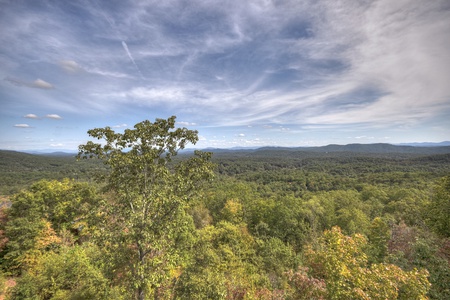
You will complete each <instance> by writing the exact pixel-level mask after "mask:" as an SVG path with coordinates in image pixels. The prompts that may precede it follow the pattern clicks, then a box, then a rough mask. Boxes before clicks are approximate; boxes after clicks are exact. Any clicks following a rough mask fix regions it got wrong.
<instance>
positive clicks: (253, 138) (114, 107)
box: [0, 0, 450, 151]
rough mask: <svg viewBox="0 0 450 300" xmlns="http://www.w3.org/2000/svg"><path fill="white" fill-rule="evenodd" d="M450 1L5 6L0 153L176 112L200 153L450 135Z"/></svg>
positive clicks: (4, 2)
mask: <svg viewBox="0 0 450 300" xmlns="http://www.w3.org/2000/svg"><path fill="white" fill-rule="evenodd" d="M449 33H450V1H448V0H433V1H423V0H395V1H392V0H311V1H308V0H304V1H303V0H292V1H291V0H279V1H276V0H273V1H271V0H254V1H253V0H248V1H242V0H228V1H227V0H223V1H212V0H208V1H206V0H189V1H188V0H184V1H182V0H180V1H177V0H164V1H162V0H157V1H137V0H136V1H125V0H120V1H119V0H109V1H100V0H90V1H82V0H72V1H57V0H54V1H45V0H0V149H6V150H19V151H20V150H43V149H51V150H54V151H61V150H71V151H72V150H73V151H76V149H77V147H78V145H80V144H83V143H85V142H86V141H88V140H90V137H89V136H88V134H87V131H88V130H89V129H92V128H100V127H106V126H109V127H112V128H114V129H115V130H117V131H118V132H122V131H123V130H124V129H127V128H133V126H134V124H136V123H138V122H141V121H143V120H146V119H148V120H150V121H154V120H155V119H156V118H168V117H170V116H172V115H175V116H177V126H178V127H187V128H189V129H195V130H198V132H199V141H198V143H197V144H196V145H195V146H194V145H191V147H196V148H207V147H215V148H231V147H260V146H287V147H301V146H322V145H328V144H350V143H364V144H368V143H380V142H381V143H392V144H395V143H408V142H441V141H448V140H450V34H449Z"/></svg>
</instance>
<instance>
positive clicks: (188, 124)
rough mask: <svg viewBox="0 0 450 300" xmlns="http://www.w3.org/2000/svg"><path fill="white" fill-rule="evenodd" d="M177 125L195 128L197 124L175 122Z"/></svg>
mask: <svg viewBox="0 0 450 300" xmlns="http://www.w3.org/2000/svg"><path fill="white" fill-rule="evenodd" d="M177 125H180V126H195V125H197V124H196V123H191V122H185V121H180V122H177Z"/></svg>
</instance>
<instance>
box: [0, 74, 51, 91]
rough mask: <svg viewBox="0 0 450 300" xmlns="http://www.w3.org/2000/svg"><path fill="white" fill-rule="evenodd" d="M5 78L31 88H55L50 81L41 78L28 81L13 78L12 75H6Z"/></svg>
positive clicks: (15, 83) (17, 84)
mask: <svg viewBox="0 0 450 300" xmlns="http://www.w3.org/2000/svg"><path fill="white" fill-rule="evenodd" d="M5 80H6V81H8V82H10V83H12V84H14V85H16V86H25V87H30V88H37V89H44V90H49V89H53V88H54V87H53V85H52V84H51V83H48V82H47V81H44V80H42V79H39V78H38V79H36V80H35V81H33V82H28V81H24V80H21V79H16V78H11V77H6V78H5Z"/></svg>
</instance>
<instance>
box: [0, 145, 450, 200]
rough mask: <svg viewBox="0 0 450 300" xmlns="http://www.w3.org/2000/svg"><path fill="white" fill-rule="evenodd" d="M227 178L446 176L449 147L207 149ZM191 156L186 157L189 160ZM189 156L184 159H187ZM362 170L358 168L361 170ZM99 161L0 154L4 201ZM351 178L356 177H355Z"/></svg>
mask: <svg viewBox="0 0 450 300" xmlns="http://www.w3.org/2000/svg"><path fill="white" fill-rule="evenodd" d="M205 150H206V151H211V152H213V153H214V155H213V160H214V162H215V163H217V165H218V171H219V172H220V173H222V174H224V173H225V174H242V172H244V173H246V172H248V171H250V170H253V171H254V170H268V169H274V168H294V169H295V168H302V169H303V170H305V171H308V170H310V171H317V170H323V171H326V170H328V172H332V171H333V170H340V172H341V171H342V170H343V168H344V167H349V168H351V169H352V170H353V172H356V173H357V172H358V171H357V170H360V169H361V168H362V166H364V169H366V170H372V171H374V170H377V169H383V170H385V169H389V170H391V171H394V170H395V171H402V172H405V171H417V170H424V169H426V170H428V171H430V172H432V173H433V174H434V175H435V176H441V175H443V174H444V173H445V172H446V171H445V170H448V167H449V165H450V146H438V147H414V146H395V145H390V144H349V145H328V146H323V147H297V148H286V147H262V148H258V149H205ZM189 152H191V151H189V150H187V151H185V152H183V154H188V153H189ZM183 156H184V155H180V157H181V158H182V157H183ZM357 166H358V167H357ZM104 169H105V166H104V165H103V164H102V163H101V162H100V161H95V160H89V161H85V160H83V161H76V159H75V153H73V154H68V153H50V154H46V155H43V154H40V155H36V154H28V153H23V152H15V151H6V150H0V195H11V194H13V193H16V192H18V191H19V190H20V189H22V188H24V187H26V186H28V185H30V184H31V183H33V182H34V181H36V180H39V179H43V178H46V179H62V178H74V179H79V180H90V179H92V177H93V174H94V173H97V172H98V171H101V170H104ZM353 172H352V173H353Z"/></svg>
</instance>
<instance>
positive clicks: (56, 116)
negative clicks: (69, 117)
mask: <svg viewBox="0 0 450 300" xmlns="http://www.w3.org/2000/svg"><path fill="white" fill-rule="evenodd" d="M45 117H46V118H47V119H53V120H61V119H62V117H61V116H60V115H57V114H48V115H46V116H45Z"/></svg>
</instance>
